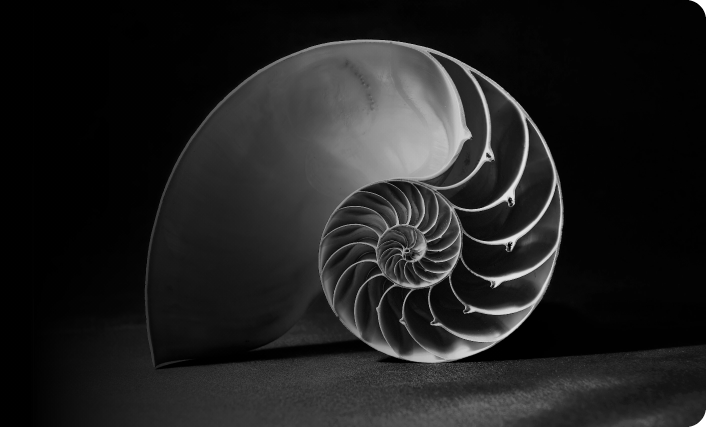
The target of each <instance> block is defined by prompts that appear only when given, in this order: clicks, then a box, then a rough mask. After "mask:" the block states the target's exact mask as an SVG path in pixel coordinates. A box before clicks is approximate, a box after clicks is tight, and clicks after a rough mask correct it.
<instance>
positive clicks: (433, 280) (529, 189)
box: [145, 41, 562, 366]
mask: <svg viewBox="0 0 706 427" xmlns="http://www.w3.org/2000/svg"><path fill="white" fill-rule="evenodd" d="M561 203H562V202H561V193H560V188H559V182H558V178H557V175H556V170H555V167H554V163H553V161H552V159H551V156H550V154H549V151H548V148H547V146H546V143H545V142H544V140H543V139H542V136H541V135H540V134H539V132H538V130H537V129H536V127H535V126H534V124H533V122H532V121H531V120H530V119H529V118H528V117H527V115H526V114H525V112H524V110H522V108H521V107H520V106H519V105H518V104H517V103H516V102H515V101H514V100H513V99H512V98H511V97H510V96H509V95H508V94H507V93H506V92H505V91H503V90H502V89H501V88H500V87H499V86H498V85H497V84H495V83H494V82H492V81H491V80H490V79H488V78H486V77H485V76H483V75H482V74H480V73H479V72H477V71H476V70H474V69H472V68H470V67H468V66H467V65H465V64H463V63H461V62H459V61H457V60H455V59H453V58H450V57H448V56H445V55H443V54H441V53H439V52H436V51H434V50H431V49H427V48H423V47H419V46H414V45H409V44H403V43H396V42H387V41H354V42H340V43H331V44H326V45H321V46H316V47H313V48H310V49H307V50H304V51H302V52H298V53H296V54H293V55H291V56H288V57H286V58H284V59H282V60H280V61H277V62H275V63H273V64H271V65H270V66H268V67H266V68H264V69H262V70H260V71H259V72H257V73H256V74H254V75H253V76H252V77H250V78H249V79H248V80H246V81H245V82H243V83H242V84H241V85H240V86H238V87H237V88H236V89H235V90H234V91H233V92H232V93H231V94H230V95H228V96H227V97H226V98H225V99H224V100H223V101H222V102H221V103H220V104H219V105H218V106H217V107H216V108H215V109H214V110H213V111H212V112H211V114H210V115H209V116H208V117H207V118H206V120H205V121H204V122H203V123H202V125H201V126H200V127H199V129H198V130H197V131H196V133H195V134H194V135H193V137H192V138H191V140H190V141H189V143H188V144H187V146H186V148H185V149H184V151H183V153H182V155H181V156H180V158H179V160H178V161H177V164H176V166H175V167H174V170H173V172H172V175H171V176H170V178H169V182H168V183H167V186H166V188H165V191H164V194H163V196H162V201H161V204H160V208H159V211H158V214H157V218H156V220H155V225H154V229H153V234H152V240H151V244H150V253H149V258H148V271H147V283H146V289H145V292H146V309H147V317H148V333H149V339H150V345H151V349H152V355H153V361H154V363H155V366H163V365H165V364H169V363H173V362H176V361H180V360H187V359H194V358H206V357H222V356H228V355H232V354H234V353H237V352H240V351H244V350H249V349H252V348H256V347H259V346H262V345H264V344H266V343H268V342H270V341H272V340H274V339H276V338H278V337H279V336H280V335H282V334H283V333H284V332H286V331H287V330H288V329H289V328H290V327H291V326H292V325H293V324H294V323H295V322H296V321H297V320H298V319H299V318H300V317H301V315H302V314H303V312H304V310H305V309H306V307H307V305H308V304H309V302H310V301H311V299H312V298H313V297H314V296H315V295H316V294H317V293H318V292H319V289H320V288H319V286H320V283H321V284H322V285H323V290H324V293H325V295H326V298H327V299H328V301H329V303H330V304H331V307H332V308H333V310H334V311H335V312H336V314H337V316H338V317H339V319H340V320H341V321H342V322H343V324H344V325H345V326H346V327H347V328H348V329H350V330H351V332H353V333H354V334H355V335H356V336H358V337H359V338H361V339H362V340H363V341H365V342H366V343H368V344H369V345H371V346H372V347H374V348H376V349H378V350H380V351H382V352H384V353H386V354H389V355H391V356H395V357H399V358H403V359H407V360H415V361H424V362H439V361H446V360H455V359H459V358H462V357H466V356H468V355H471V354H474V353H477V352H478V351H481V350H483V349H485V348H488V347H489V346H491V345H493V344H494V343H496V342H498V341H499V340H500V339H502V338H504V337H505V336H507V335H508V334H509V333H510V332H512V331H513V330H514V329H515V328H517V327H518V326H519V325H520V324H521V323H522V322H523V321H524V320H525V319H526V318H527V316H528V315H529V314H530V312H531V311H532V310H533V309H534V307H535V306H536V304H537V303H538V301H539V300H540V299H541V297H542V295H543V294H544V292H545V291H546V288H547V286H548V283H549V279H550V277H551V272H552V270H553V266H554V262H555V260H556V254H557V251H558V246H559V240H560V233H561V226H562V204H561ZM317 259H318V263H317Z"/></svg>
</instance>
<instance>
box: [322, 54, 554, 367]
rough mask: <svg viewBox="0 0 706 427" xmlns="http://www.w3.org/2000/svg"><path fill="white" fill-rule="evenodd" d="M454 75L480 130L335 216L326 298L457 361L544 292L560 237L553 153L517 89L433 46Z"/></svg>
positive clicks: (396, 339) (423, 354) (361, 321)
mask: <svg viewBox="0 0 706 427" xmlns="http://www.w3.org/2000/svg"><path fill="white" fill-rule="evenodd" d="M427 53H428V54H429V55H430V57H431V58H432V59H433V60H434V62H435V63H436V64H437V65H438V66H439V67H440V69H441V70H442V71H443V72H445V73H447V74H448V76H449V77H450V80H451V81H452V82H453V84H454V85H455V89H456V91H457V93H458V96H459V98H460V101H461V103H462V105H463V109H464V114H465V124H466V126H467V127H468V129H469V131H470V133H471V135H472V137H471V139H469V140H466V141H465V142H464V143H463V145H461V147H460V149H459V152H458V155H457V156H456V158H455V161H454V162H452V163H451V164H450V165H448V167H447V168H446V169H445V170H443V171H441V172H440V173H439V174H437V175H436V176H433V177H431V178H428V179H423V180H420V181H414V180H409V179H395V180H389V181H382V182H377V183H375V184H372V185H368V186H365V187H363V188H361V189H359V190H358V191H356V192H354V193H353V194H351V195H350V196H348V197H347V198H346V199H345V200H344V201H343V202H342V203H341V204H340V205H339V207H338V208H337V209H336V210H335V211H334V212H333V214H332V215H331V217H330V219H329V221H328V223H327V225H326V227H325V229H324V232H323V237H322V240H321V244H320V249H319V272H320V275H321V281H322V285H323V289H324V293H325V295H326V298H327V299H328V301H329V303H330V305H331V308H332V309H333V310H334V312H335V313H336V314H337V316H338V317H339V319H340V321H341V322H342V323H343V324H344V325H345V326H346V327H347V328H348V329H349V330H350V331H351V332H353V333H354V334H355V335H356V336H358V337H359V338H360V339H361V340H363V341H365V342H366V343H367V344H369V345H370V346H371V347H373V348H375V349H377V350H379V351H381V352H383V353H386V354H388V355H390V356H393V357H398V358H401V359H406V360H411V361H418V362H443V361H450V360H457V359H460V358H464V357H467V356H470V355H472V354H475V353H478V352H480V351H482V350H485V349H487V348H489V347H491V346H492V345H494V344H495V343H497V342H499V341H500V340H502V339H503V338H505V337H507V336H508V335H509V334H510V333H511V332H512V331H514V330H515V329H516V328H517V327H518V326H519V325H520V324H521V323H522V322H523V321H524V320H525V319H526V318H527V317H528V315H529V314H530V313H531V312H532V310H533V309H534V308H535V306H536V305H537V304H538V302H539V301H540V299H541V297H542V296H543V295H544V293H545V291H546V289H547V286H548V285H549V280H550V278H551V274H552V271H553V268H554V264H555V261H556V256H557V252H558V247H559V241H560V237H561V228H562V223H563V214H562V211H563V206H562V200H561V192H560V189H559V182H558V178H557V174H556V169H555V166H554V163H553V161H552V159H551V156H550V154H549V150H548V148H547V145H546V143H545V142H544V140H543V138H542V136H541V135H540V133H539V131H538V130H537V128H536V127H535V125H534V123H533V122H532V121H531V120H530V119H529V118H528V117H527V115H526V113H525V112H524V110H523V109H522V108H521V107H520V106H519V105H518V104H517V103H516V102H515V101H514V99H512V98H511V97H510V96H509V95H508V94H507V92H505V91H504V90H503V89H501V88H500V87H499V86H498V85H497V84H496V83H494V82H493V81H491V80H490V79H488V78H487V77H485V76H483V75H482V74H480V73H478V72H477V71H475V70H473V69H471V68H470V67H468V66H466V65H464V64H462V63H460V62H459V61H456V60H454V59H451V58H449V57H446V56H444V55H441V54H438V53H436V52H431V51H427Z"/></svg>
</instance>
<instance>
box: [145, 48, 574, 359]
mask: <svg viewBox="0 0 706 427" xmlns="http://www.w3.org/2000/svg"><path fill="white" fill-rule="evenodd" d="M365 43H371V44H391V45H395V46H400V47H407V48H411V49H414V50H416V51H419V52H423V53H425V54H427V55H430V56H438V57H441V58H446V59H447V60H450V61H453V62H454V63H456V64H460V65H462V66H463V67H464V68H465V69H467V70H469V75H470V78H471V80H472V81H473V83H474V84H475V85H476V86H478V82H477V81H476V80H475V79H476V76H478V77H480V78H483V79H485V80H486V81H488V82H489V83H490V84H492V85H494V86H495V87H497V88H498V89H499V90H500V91H501V92H502V93H503V94H504V95H505V96H506V97H507V99H509V100H511V102H512V103H514V104H516V105H517V108H519V109H520V111H521V112H522V114H523V115H524V117H525V118H526V119H527V121H528V122H529V123H530V125H531V126H534V123H533V122H532V120H531V119H530V118H529V116H528V115H527V114H526V112H525V111H524V110H523V109H522V107H521V106H519V104H517V103H516V102H515V101H514V99H513V98H512V97H511V96H510V95H509V94H507V92H505V91H504V90H502V88H500V87H499V86H498V85H497V84H496V83H495V82H493V81H492V80H490V79H489V78H487V77H486V76H485V75H483V74H481V73H480V72H478V71H477V70H475V69H473V68H471V67H469V66H467V65H465V64H463V63H462V62H460V61H458V60H456V59H454V58H451V57H449V56H448V55H445V54H443V53H441V52H438V51H436V50H434V49H429V48H426V47H422V46H418V45H414V44H410V43H404V42H398V41H388V40H371V39H361V40H349V41H338V42H331V43H324V44H320V45H316V46H312V47H310V48H307V49H304V50H301V51H298V52H295V53H292V54H291V55H288V56H285V57H283V58H281V59H279V60H277V61H275V62H273V63H271V64H269V65H268V66H266V67H263V68H262V69H260V70H259V71H257V72H256V73H254V74H253V75H252V76H250V77H248V78H247V79H246V80H244V81H243V82H242V83H240V84H239V85H238V86H237V87H236V88H235V89H233V90H232V91H231V92H230V93H229V94H228V95H227V96H226V97H225V98H224V99H223V100H222V101H221V102H219V103H218V104H217V105H216V107H215V108H214V109H213V110H212V111H211V112H210V113H209V115H208V116H207V117H206V118H205V119H204V121H203V122H202V123H201V125H200V126H199V127H198V128H197V130H196V131H195V132H194V134H193V136H192V137H191V138H190V139H189V141H188V142H187V144H186V146H185V148H184V149H183V151H182V152H181V154H180V155H179V157H178V159H177V161H176V163H175V165H174V167H173V169H172V171H171V174H170V176H169V178H168V180H167V184H166V185H165V188H164V191H163V193H162V196H161V198H160V203H159V207H158V209H157V215H156V217H155V222H154V225H153V228H152V232H151V236H150V244H149V249H148V256H147V265H146V281H145V311H146V317H147V333H148V341H149V345H150V352H151V355H152V360H153V363H154V364H155V366H156V367H161V366H166V365H168V364H172V363H176V362H179V361H183V360H190V359H193V358H194V357H199V356H194V357H191V356H190V357H185V358H177V359H178V360H176V359H173V360H166V361H165V360H164V359H161V360H160V358H157V357H156V356H155V348H154V344H153V341H154V340H153V338H154V337H153V336H152V328H153V326H154V319H152V318H151V316H150V301H149V289H148V287H149V286H150V284H149V283H150V277H151V276H150V275H151V273H152V269H153V264H154V256H155V255H154V250H155V238H156V237H155V236H156V233H157V230H158V227H159V226H160V219H161V218H163V215H164V206H165V199H166V197H167V194H168V191H169V188H170V186H172V185H173V183H174V180H175V179H176V176H178V175H179V173H180V171H181V170H182V169H183V167H184V166H183V165H184V159H185V158H186V157H187V156H189V154H190V153H191V152H192V151H193V144H194V141H195V140H196V139H197V137H198V136H199V135H200V134H201V132H202V131H203V129H204V127H205V126H206V125H207V124H208V123H209V121H210V120H211V119H212V118H213V117H214V115H215V114H216V113H217V112H218V111H219V110H220V109H221V108H222V107H223V106H224V105H225V104H227V103H228V102H229V101H230V100H231V99H232V98H233V97H234V96H235V94H236V93H238V91H239V90H240V89H241V88H242V87H244V86H245V85H247V84H248V83H249V82H251V81H252V80H253V79H256V78H257V77H258V76H260V75H261V74H262V73H264V72H266V71H267V70H269V69H271V68H273V67H276V66H277V65H278V64H280V63H282V62H284V61H286V60H288V59H290V58H292V57H295V56H297V55H300V54H303V53H305V52H309V51H312V50H316V49H319V48H323V47H330V46H339V45H347V44H365ZM483 108H484V114H485V115H486V116H488V114H489V113H488V107H487V105H484V107H483ZM534 128H535V129H536V126H534ZM537 132H539V130H538V129H537ZM469 136H470V135H469ZM540 138H541V140H542V143H543V144H544V147H545V149H546V150H547V153H548V156H549V159H550V161H551V164H552V167H553V168H554V170H556V169H555V166H554V161H553V159H552V157H551V154H550V153H549V150H548V148H547V146H546V143H545V142H544V139H543V138H542V137H541V134H540ZM462 143H463V142H462ZM484 143H485V145H484V147H485V149H488V148H489V145H490V135H489V133H488V136H487V138H486V140H485V141H484ZM461 148H462V145H461V146H459V147H458V149H457V150H456V154H455V156H454V157H452V158H450V159H449V160H448V161H447V162H446V164H445V165H444V166H443V167H442V168H441V169H440V170H439V171H438V172H437V173H434V174H432V175H429V176H425V177H420V178H419V181H429V180H433V179H434V178H437V177H439V176H442V175H443V174H444V173H446V172H447V171H448V170H449V169H450V168H451V167H452V166H453V165H454V163H455V162H456V161H457V160H458V156H459V154H460V153H461ZM481 166H482V165H480V164H479V165H478V166H477V167H476V169H475V171H474V172H473V175H474V174H475V173H476V172H477V171H478V170H479V169H480V167H481ZM470 177H471V176H469V178H470ZM415 182H416V183H417V184H421V185H426V184H424V183H423V182H422V183H420V182H417V181H416V180H415ZM556 188H557V193H558V197H559V199H560V203H561V206H562V213H561V215H560V216H561V219H560V226H559V236H558V240H557V245H556V249H555V254H558V246H559V243H560V240H561V230H562V228H563V199H562V193H561V187H560V185H559V180H558V176H557V178H556ZM500 201H502V200H500ZM322 239H323V236H322ZM320 268H321V266H320ZM320 268H319V269H320ZM552 272H553V266H552V271H551V272H550V274H549V278H548V279H547V282H548V281H549V280H550V279H551V273H552ZM544 291H546V287H545V289H544ZM312 295H313V294H312ZM308 297H311V295H309V296H308ZM302 298H305V297H304V296H302ZM540 299H541V298H540ZM535 307H536V305H535V306H533V307H532V309H531V310H534V308H535ZM531 310H530V311H531ZM300 314H301V313H300ZM517 326H519V325H517ZM285 331H286V330H285ZM275 338H276V337H275ZM493 345H494V344H493Z"/></svg>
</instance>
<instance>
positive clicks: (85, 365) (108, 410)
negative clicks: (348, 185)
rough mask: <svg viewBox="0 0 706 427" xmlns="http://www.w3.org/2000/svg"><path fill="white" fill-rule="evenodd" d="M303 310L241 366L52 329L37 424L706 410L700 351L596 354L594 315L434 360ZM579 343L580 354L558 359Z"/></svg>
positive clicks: (410, 420) (132, 331)
mask: <svg viewBox="0 0 706 427" xmlns="http://www.w3.org/2000/svg"><path fill="white" fill-rule="evenodd" d="M543 304H546V303H543ZM312 308H314V310H310V311H309V312H308V313H307V315H306V316H305V317H304V318H303V319H302V321H301V322H299V323H297V325H296V326H295V327H294V328H293V329H292V330H291V331H290V332H289V333H287V334H286V335H285V336H283V337H282V338H281V339H279V340H277V341H275V342H273V343H271V344H269V345H268V346H266V347H264V348H263V349H258V350H255V351H252V352H248V353H245V354H244V355H242V358H241V359H231V360H226V361H223V363H207V364H203V365H199V364H192V365H190V366H174V367H168V368H166V369H157V370H155V369H153V368H152V365H151V361H150V355H149V348H148V344H147V340H146V339H145V336H144V325H143V324H142V325H140V324H133V325H118V326H115V327H112V328H104V327H102V328H93V329H88V328H86V329H84V330H71V331H69V330H62V331H56V332H53V333H52V334H50V335H47V336H46V337H45V339H43V340H42V341H41V347H40V348H39V349H38V350H39V351H38V352H37V354H38V355H40V356H39V359H38V361H37V365H36V367H35V373H36V378H37V379H38V381H39V383H40V386H39V387H38V389H37V393H38V396H37V400H36V401H35V403H36V406H35V414H36V415H37V417H38V419H37V421H38V424H37V425H52V426H72V427H79V426H106V427H108V426H135V427H137V426H155V425H166V426H175V427H176V426H194V425H199V426H233V425H243V426H331V425H340V426H365V427H369V426H404V427H410V426H429V425H444V426H455V425H459V426H468V425H473V426H479V427H482V426H500V425H518V426H523V427H532V426H538V427H545V426H566V425H572V426H573V425H600V426H633V425H647V426H691V425H694V424H696V422H697V421H698V420H699V419H700V417H702V416H703V414H704V409H705V408H706V407H705V406H704V405H705V403H704V402H706V371H705V370H704V365H706V346H704V345H700V346H690V347H673V348H663V349H656V350H643V351H627V352H626V351H622V352H617V353H616V352H602V354H595V349H596V347H599V348H600V342H601V341H604V339H605V335H606V334H600V333H599V332H601V331H600V330H598V331H597V330H596V328H597V326H596V325H598V324H599V322H597V321H596V319H592V320H591V326H590V329H589V331H590V332H591V334H590V336H591V337H599V336H600V338H588V339H585V336H582V335H570V336H568V337H565V338H564V339H561V340H556V339H555V335H556V334H555V333H549V334H547V333H544V334H541V333H540V334H539V335H536V334H535V332H537V328H535V327H534V326H537V327H540V328H539V332H541V331H542V327H544V326H550V325H552V324H553V323H555V322H556V321H557V318H559V319H561V320H560V322H561V323H566V322H567V317H561V316H560V317H556V314H557V312H556V311H554V312H553V311H552V310H547V309H549V308H551V304H550V305H549V306H547V307H543V310H538V311H537V313H536V314H535V315H533V316H532V318H531V319H530V323H531V322H532V321H539V324H538V325H534V326H533V325H531V324H528V325H526V326H527V327H528V328H529V329H524V328H520V330H518V332H517V333H518V334H523V335H524V336H521V337H517V338H518V339H519V340H520V342H521V343H522V345H515V343H516V341H515V340H506V341H504V342H502V343H500V344H499V345H497V346H495V347H493V349H491V350H489V351H488V352H485V353H483V354H481V355H478V356H477V357H472V358H469V359H466V360H463V361H459V362H456V363H444V364H434V365H430V364H420V363H407V362H403V361H400V360H398V359H393V358H391V357H388V356H385V355H384V354H382V353H379V352H377V351H375V350H373V349H371V348H369V347H368V346H366V345H365V344H364V343H363V342H361V341H359V340H356V339H354V338H353V337H352V336H351V335H350V333H349V332H348V331H347V330H346V329H345V328H344V327H343V325H341V323H340V322H338V321H337V320H336V318H335V316H334V314H333V313H332V312H331V310H330V309H329V307H328V304H327V303H326V302H325V301H323V299H322V301H320V304H319V306H318V307H312ZM550 313H551V314H550ZM559 313H564V312H563V311H559ZM545 314H546V315H545ZM535 316H538V317H535ZM553 316H554V317H553ZM596 316H598V313H596ZM568 319H573V317H571V316H569V317H568ZM545 323H546V325H545ZM546 330H547V329H544V331H546ZM613 332H614V331H613ZM607 335H610V334H607ZM618 336H619V334H615V333H614V334H613V335H612V337H613V338H616V337H618ZM513 338H515V337H513ZM653 340H654V338H648V335H646V339H645V341H644V342H652V341H653ZM567 341H568V343H567ZM616 342H618V343H619V344H617V348H618V349H620V348H623V349H626V348H630V344H628V343H629V342H632V341H629V342H628V343H626V341H625V340H623V339H619V340H617V341H616ZM661 342H662V343H664V341H661ZM577 343H586V344H585V345H582V348H583V350H582V351H587V353H579V354H582V355H574V356H566V353H565V352H566V351H567V347H568V348H572V347H573V346H576V345H577ZM506 346H508V347H510V348H507V349H505V348H504V347H506ZM548 348H552V349H551V350H547V349H548ZM638 348H639V347H638ZM518 350H519V351H518ZM569 354H571V353H569ZM518 356H519V358H518Z"/></svg>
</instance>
